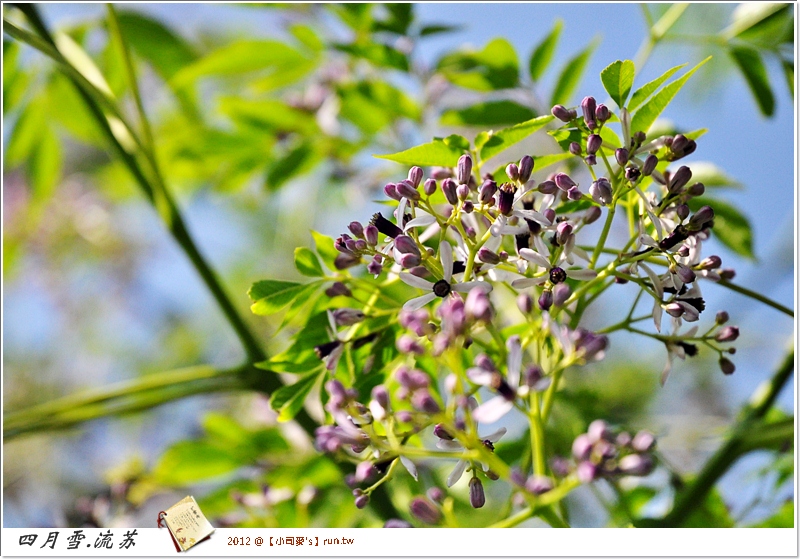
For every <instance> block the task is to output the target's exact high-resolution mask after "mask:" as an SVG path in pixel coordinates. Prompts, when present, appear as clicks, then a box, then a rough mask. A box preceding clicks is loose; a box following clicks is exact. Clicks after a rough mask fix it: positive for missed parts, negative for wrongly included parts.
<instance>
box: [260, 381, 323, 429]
mask: <svg viewBox="0 0 800 559" xmlns="http://www.w3.org/2000/svg"><path fill="white" fill-rule="evenodd" d="M321 376H322V375H321V374H320V372H319V371H314V372H311V373H309V374H307V375H304V376H302V377H300V379H298V381H297V382H295V383H294V384H290V385H289V386H284V387H283V388H279V389H278V390H276V391H275V392H274V393H273V394H272V397H271V398H270V399H269V405H270V407H271V408H272V409H273V410H275V411H276V412H278V421H280V422H282V423H283V422H286V421H290V420H291V419H292V418H293V417H294V416H295V415H297V412H299V411H300V410H301V409H302V408H303V403H304V402H305V399H306V396H308V395H309V393H310V392H311V390H312V389H313V388H314V384H316V382H317V380H318V379H319V378H321Z"/></svg>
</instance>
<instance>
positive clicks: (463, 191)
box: [456, 184, 469, 201]
mask: <svg viewBox="0 0 800 559" xmlns="http://www.w3.org/2000/svg"><path fill="white" fill-rule="evenodd" d="M456 195H457V196H458V199H459V200H462V201H463V200H466V199H467V198H469V186H467V185H466V184H459V185H458V186H457V187H456Z"/></svg>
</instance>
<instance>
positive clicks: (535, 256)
mask: <svg viewBox="0 0 800 559" xmlns="http://www.w3.org/2000/svg"><path fill="white" fill-rule="evenodd" d="M519 255H520V256H521V257H522V258H524V259H525V260H527V261H528V262H533V263H534V264H536V265H537V266H541V267H542V268H547V269H548V270H549V269H550V262H549V261H548V260H547V258H545V257H544V256H542V255H541V254H539V253H538V252H536V251H534V250H531V249H529V248H521V249H520V250H519Z"/></svg>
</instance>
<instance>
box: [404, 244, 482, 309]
mask: <svg viewBox="0 0 800 559" xmlns="http://www.w3.org/2000/svg"><path fill="white" fill-rule="evenodd" d="M439 260H440V261H441V263H442V270H443V275H444V277H443V278H442V279H440V280H439V281H437V282H436V283H433V282H430V281H428V280H426V279H422V278H421V277H419V276H415V275H413V274H409V273H406V272H401V273H400V279H401V280H403V282H404V283H406V284H408V285H410V286H411V287H416V288H418V289H423V290H425V291H429V293H426V294H425V295H422V296H420V297H415V298H413V299H410V300H409V301H407V302H406V304H405V305H403V310H406V311H415V310H417V309H419V308H422V307H423V306H425V305H427V304H428V303H430V302H431V301H433V300H434V299H436V298H437V297H441V298H444V297H447V296H448V295H450V293H452V292H454V291H456V292H458V293H467V292H469V291H470V290H471V289H473V288H478V289H482V290H484V291H485V292H486V293H488V292H490V291H491V290H492V285H491V284H490V283H487V282H485V281H467V282H463V283H451V282H452V280H453V247H452V246H451V245H450V243H448V242H447V241H442V242H441V243H440V244H439Z"/></svg>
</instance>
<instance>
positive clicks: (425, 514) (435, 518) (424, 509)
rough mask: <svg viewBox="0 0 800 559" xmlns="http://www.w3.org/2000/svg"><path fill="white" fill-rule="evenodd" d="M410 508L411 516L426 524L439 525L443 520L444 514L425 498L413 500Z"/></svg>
mask: <svg viewBox="0 0 800 559" xmlns="http://www.w3.org/2000/svg"><path fill="white" fill-rule="evenodd" d="M408 508H409V511H410V512H411V516H413V517H414V518H416V519H417V520H419V521H420V522H423V523H425V524H431V525H434V524H438V523H439V521H440V520H441V519H442V513H441V512H439V509H437V508H436V507H435V506H434V505H433V504H432V503H431V502H430V501H428V500H427V499H425V498H423V497H415V498H414V499H412V500H411V504H409V506H408Z"/></svg>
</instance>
